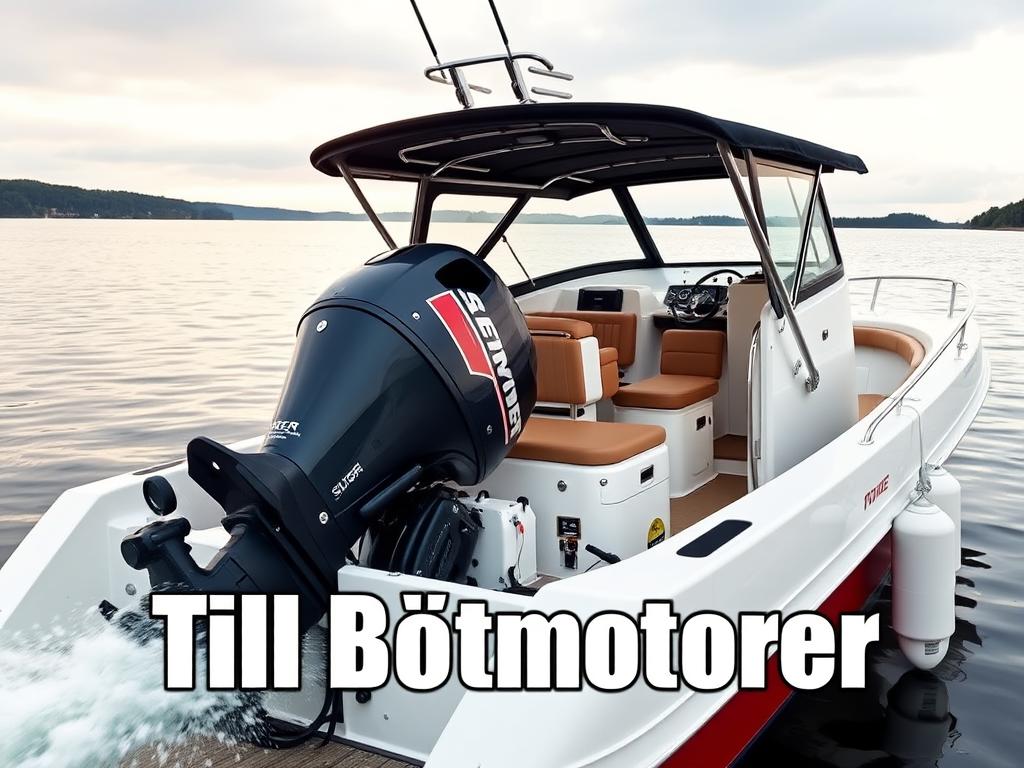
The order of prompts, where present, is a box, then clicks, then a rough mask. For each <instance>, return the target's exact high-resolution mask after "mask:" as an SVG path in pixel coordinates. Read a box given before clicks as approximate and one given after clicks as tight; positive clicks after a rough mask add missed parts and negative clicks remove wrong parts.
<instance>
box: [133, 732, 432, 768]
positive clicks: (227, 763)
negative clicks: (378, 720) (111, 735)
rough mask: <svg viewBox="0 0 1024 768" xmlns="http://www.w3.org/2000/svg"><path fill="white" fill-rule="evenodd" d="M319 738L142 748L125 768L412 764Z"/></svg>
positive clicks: (404, 767)
mask: <svg viewBox="0 0 1024 768" xmlns="http://www.w3.org/2000/svg"><path fill="white" fill-rule="evenodd" d="M320 743H321V742H320V741H319V740H318V739H311V740H310V741H309V743H307V744H304V745H303V746H300V747H296V748H294V749H284V750H270V749H263V748H262V747H254V746H252V745H251V744H238V745H236V746H233V747H229V746H225V745H223V744H219V743H218V742H216V741H207V742H199V743H192V744H185V745H182V746H180V747H176V748H175V749H173V750H170V751H169V752H163V753H161V754H157V753H156V752H155V751H154V750H153V749H152V748H147V749H142V750H139V752H137V753H136V754H135V755H133V756H132V757H130V758H128V759H127V760H125V761H124V762H123V763H122V764H121V768H168V767H169V766H170V767H172V768H412V766H411V765H409V764H408V763H404V762H402V761H400V760H395V759H392V758H388V757H382V756H381V755H375V754H373V753H372V752H364V751H362V750H361V749H357V748H355V747H350V746H348V745H346V744H338V743H336V742H330V743H328V744H326V745H324V746H323V747H321V746H319V745H320Z"/></svg>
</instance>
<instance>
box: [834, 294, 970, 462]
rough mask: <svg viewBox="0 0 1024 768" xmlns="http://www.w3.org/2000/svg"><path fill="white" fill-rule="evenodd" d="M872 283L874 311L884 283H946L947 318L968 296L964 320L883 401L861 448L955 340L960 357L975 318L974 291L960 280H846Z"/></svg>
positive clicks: (867, 443)
mask: <svg viewBox="0 0 1024 768" xmlns="http://www.w3.org/2000/svg"><path fill="white" fill-rule="evenodd" d="M869 280H870V281H872V282H874V287H873V290H872V297H871V309H872V310H874V308H875V304H876V303H877V301H878V293H879V288H880V287H881V285H882V281H883V280H918V281H921V282H932V283H948V284H949V287H950V289H949V310H948V313H947V317H950V318H952V317H953V314H954V312H955V309H956V298H957V294H958V293H961V294H963V293H966V295H967V306H966V307H965V309H964V314H963V317H962V318H961V319H960V320H959V321H957V322H956V324H955V325H954V326H953V327H952V329H951V330H950V332H949V333H948V334H947V335H946V338H945V339H944V341H943V342H942V344H940V345H939V346H938V348H937V349H936V350H935V351H934V352H932V353H931V354H929V355H928V357H926V358H925V360H924V361H923V362H922V363H921V365H919V366H917V369H916V370H915V371H914V372H913V373H912V374H911V375H910V376H909V377H908V378H907V380H906V381H905V382H903V384H901V385H900V386H899V387H898V388H897V389H896V391H895V392H893V393H892V394H891V395H889V397H888V398H886V400H887V402H886V405H885V407H884V408H882V410H881V411H880V412H879V414H878V415H877V416H875V418H873V419H872V420H871V423H870V424H868V428H867V430H866V431H865V432H864V437H862V438H861V440H860V444H861V445H871V444H872V443H873V442H874V440H875V430H877V429H878V426H879V425H880V424H881V423H882V422H883V421H885V418H886V417H887V416H888V415H889V414H891V413H892V412H893V411H895V410H896V409H897V408H899V407H901V406H902V405H903V400H904V399H905V398H906V396H907V395H908V394H909V393H910V391H911V390H912V389H913V388H914V387H915V386H916V385H917V383H918V382H919V381H920V380H921V379H922V378H923V377H924V375H925V374H926V373H928V371H929V370H930V369H931V367H932V366H933V365H935V361H936V360H938V359H939V358H940V357H942V355H943V354H944V353H945V351H946V350H947V349H949V346H950V344H952V343H953V340H954V339H957V338H959V341H957V345H956V349H957V353H958V354H959V353H960V352H962V351H963V350H964V349H966V348H967V346H966V343H965V342H964V337H965V336H966V335H967V323H968V322H969V321H970V319H971V317H973V316H974V308H975V306H976V304H975V300H974V292H973V291H972V290H971V288H970V286H968V285H966V284H964V283H962V282H960V281H959V280H953V279H950V278H948V277H927V276H924V275H920V276H919V275H874V276H871V277H851V278H850V279H849V281H850V282H851V283H853V282H862V281H869Z"/></svg>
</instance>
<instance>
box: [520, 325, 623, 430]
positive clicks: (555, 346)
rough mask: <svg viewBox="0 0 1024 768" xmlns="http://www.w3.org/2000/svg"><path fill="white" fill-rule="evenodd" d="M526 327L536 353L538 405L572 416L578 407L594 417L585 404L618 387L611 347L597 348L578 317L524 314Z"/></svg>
mask: <svg viewBox="0 0 1024 768" xmlns="http://www.w3.org/2000/svg"><path fill="white" fill-rule="evenodd" d="M526 327H527V328H528V329H529V331H530V338H531V340H532V341H533V347H534V350H535V351H536V353H537V402H538V403H539V404H540V406H541V408H545V407H550V405H556V406H559V407H561V408H563V409H564V410H567V411H568V412H569V415H570V416H571V417H573V418H575V417H576V415H578V413H579V410H580V409H582V410H583V412H584V413H585V414H586V416H587V417H589V418H591V419H592V418H594V413H593V409H590V410H589V411H588V409H587V406H589V405H592V404H593V403H596V402H597V401H598V400H601V399H603V398H606V397H611V396H612V395H614V394H615V392H616V390H618V387H619V375H618V355H617V354H616V352H615V350H614V349H611V348H601V347H599V346H598V340H597V338H596V337H595V336H594V329H593V327H592V326H591V325H590V323H586V322H583V321H582V320H573V319H569V318H562V317H536V316H533V315H527V317H526ZM574 410H575V412H574Z"/></svg>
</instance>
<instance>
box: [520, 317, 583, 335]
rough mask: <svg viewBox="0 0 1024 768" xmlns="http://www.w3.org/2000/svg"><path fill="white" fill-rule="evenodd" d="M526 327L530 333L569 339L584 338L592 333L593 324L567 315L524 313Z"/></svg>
mask: <svg viewBox="0 0 1024 768" xmlns="http://www.w3.org/2000/svg"><path fill="white" fill-rule="evenodd" d="M526 327H527V328H529V329H530V333H531V334H537V335H546V334H550V335H554V336H566V337H568V338H570V339H585V338H586V337H587V336H593V335H594V326H592V325H591V324H590V323H585V322H583V321H582V320H571V319H570V318H568V317H547V316H541V315H526Z"/></svg>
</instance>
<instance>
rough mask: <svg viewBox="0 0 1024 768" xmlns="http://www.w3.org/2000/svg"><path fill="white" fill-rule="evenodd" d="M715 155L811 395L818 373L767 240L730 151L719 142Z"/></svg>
mask: <svg viewBox="0 0 1024 768" xmlns="http://www.w3.org/2000/svg"><path fill="white" fill-rule="evenodd" d="M718 154H719V155H720V156H721V158H722V163H723V164H724V165H725V171H726V173H727V174H728V176H729V181H731V182H732V188H733V191H734V192H735V193H736V199H737V200H738V201H739V204H740V209H741V210H742V211H743V218H744V219H745V220H746V222H747V228H748V229H749V230H750V233H751V235H753V237H754V245H755V246H757V252H758V254H759V255H760V256H761V268H762V269H763V270H764V274H765V279H766V280H767V281H768V286H769V289H770V290H771V291H773V292H774V293H775V295H776V296H777V298H778V303H779V304H780V305H781V308H782V314H783V316H784V317H785V318H786V322H787V324H788V327H789V328H790V329H791V330H792V332H793V340H794V341H795V342H796V346H797V349H798V350H799V351H800V357H801V358H802V362H803V367H805V368H806V369H807V377H806V378H805V379H804V387H805V388H806V389H807V391H808V392H813V391H814V390H816V389H817V388H818V384H820V383H821V373H820V372H819V371H818V367H817V366H816V365H815V364H814V360H813V358H812V357H811V351H810V349H809V348H808V346H807V340H806V339H805V338H804V334H803V331H801V330H800V323H799V321H798V320H797V319H796V313H795V312H794V311H793V302H792V301H791V300H790V298H789V292H788V291H787V290H786V286H785V285H783V283H782V278H781V277H779V271H778V270H777V269H776V268H775V262H774V261H772V254H771V248H770V246H769V245H768V237H767V235H766V234H765V231H764V229H762V228H761V223H760V221H759V220H758V216H757V213H756V212H755V211H754V204H753V203H752V202H751V200H750V195H748V194H747V190H745V189H744V188H743V179H742V177H741V176H740V169H739V166H738V165H737V164H736V158H735V157H733V154H732V149H730V147H729V145H728V144H726V143H725V142H722V141H719V142H718ZM752 181H754V183H756V177H753V178H752ZM800 362H801V361H797V363H796V364H795V365H794V366H793V375H794V376H796V375H798V374H799V373H800V368H801V365H800Z"/></svg>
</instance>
